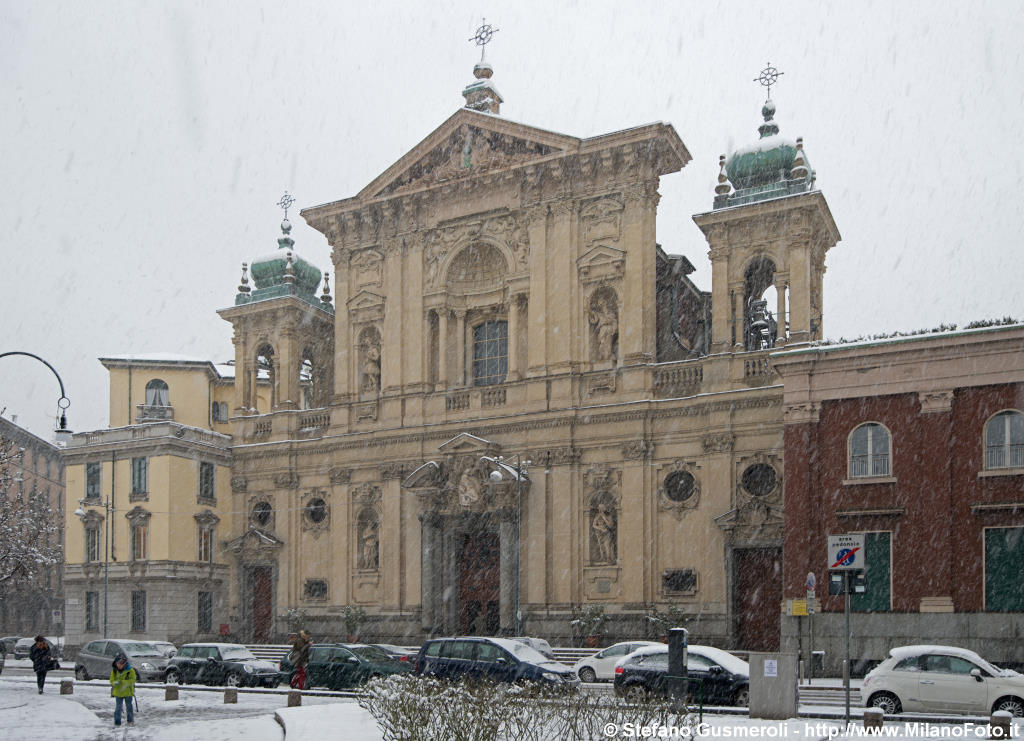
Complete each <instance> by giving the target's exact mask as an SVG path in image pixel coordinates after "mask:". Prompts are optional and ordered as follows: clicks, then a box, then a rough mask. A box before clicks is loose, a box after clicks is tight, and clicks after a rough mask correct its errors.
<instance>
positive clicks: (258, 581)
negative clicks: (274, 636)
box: [252, 566, 273, 643]
mask: <svg viewBox="0 0 1024 741" xmlns="http://www.w3.org/2000/svg"><path fill="white" fill-rule="evenodd" d="M272 599H273V590H272V588H271V569H270V567H269V566H257V567H256V568H254V569H253V570H252V640H253V643H269V642H270V622H271V615H272V614H273V605H272Z"/></svg>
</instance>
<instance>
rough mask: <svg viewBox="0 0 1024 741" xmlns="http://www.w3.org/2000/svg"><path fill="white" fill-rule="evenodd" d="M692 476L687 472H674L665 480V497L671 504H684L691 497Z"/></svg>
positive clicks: (692, 488)
mask: <svg viewBox="0 0 1024 741" xmlns="http://www.w3.org/2000/svg"><path fill="white" fill-rule="evenodd" d="M693 490H694V480H693V475H692V474H690V473H688V472H687V471H675V472H674V473H670V474H669V475H668V476H667V477H666V478H665V496H666V497H668V498H669V499H670V500H671V501H673V502H685V501H686V500H687V499H689V498H690V497H692V496H693Z"/></svg>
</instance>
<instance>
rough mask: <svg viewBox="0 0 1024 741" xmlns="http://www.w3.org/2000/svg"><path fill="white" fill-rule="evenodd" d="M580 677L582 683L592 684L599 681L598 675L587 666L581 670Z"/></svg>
mask: <svg viewBox="0 0 1024 741" xmlns="http://www.w3.org/2000/svg"><path fill="white" fill-rule="evenodd" d="M579 675H580V681H581V682H587V683H590V682H596V681H597V673H596V672H595V671H594V670H593V669H591V668H590V667H589V666H585V667H583V668H582V669H580V671H579Z"/></svg>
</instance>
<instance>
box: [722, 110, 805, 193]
mask: <svg viewBox="0 0 1024 741" xmlns="http://www.w3.org/2000/svg"><path fill="white" fill-rule="evenodd" d="M761 115H762V116H764V123H763V124H761V125H760V126H759V127H758V128H757V130H758V131H759V132H760V133H761V138H760V139H759V140H758V141H756V142H754V143H753V144H751V145H748V146H746V147H740V148H739V149H737V150H735V151H734V152H733V153H732V154H731V155H729V158H728V160H726V161H725V162H724V163H721V164H723V165H724V167H723V169H722V172H721V173H720V174H719V177H718V181H719V184H718V186H716V187H715V193H716V195H715V202H714V207H715V208H716V209H717V208H728V207H729V206H739V205H742V204H744V203H754V202H756V201H764V200H768V199H771V198H779V197H782V196H787V195H794V194H796V193H804V192H807V191H809V190H811V189H812V188H813V187H814V170H812V169H811V167H810V163H809V162H808V161H807V153H806V152H804V150H803V142H802V140H800V139H797V140H796V142H793V141H791V140H789V139H785V138H783V137H781V136H779V125H778V124H777V123H775V121H774V116H775V104H774V103H773V102H772V101H771V100H766V101H765V103H764V107H763V108H762V109H761ZM730 184H731V186H732V188H734V189H735V191H734V192H732V193H730V192H729V190H730Z"/></svg>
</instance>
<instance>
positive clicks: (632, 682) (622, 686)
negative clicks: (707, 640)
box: [614, 644, 750, 705]
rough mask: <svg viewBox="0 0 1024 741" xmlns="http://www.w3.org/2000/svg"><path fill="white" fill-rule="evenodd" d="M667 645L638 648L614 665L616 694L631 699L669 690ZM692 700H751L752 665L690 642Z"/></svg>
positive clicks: (731, 702)
mask: <svg viewBox="0 0 1024 741" xmlns="http://www.w3.org/2000/svg"><path fill="white" fill-rule="evenodd" d="M667 676H668V646H666V645H664V644H661V645H657V646H648V647H646V648H641V649H638V650H637V651H634V652H633V653H631V654H629V655H628V656H626V657H625V658H623V659H621V660H620V661H619V664H618V665H617V666H616V667H615V684H614V688H615V694H617V695H619V696H620V697H625V698H626V699H627V700H630V701H632V702H645V701H646V700H648V699H649V698H650V697H664V696H666V695H667V694H668V692H667V690H668V686H667V682H666V681H665V678H666V677H667ZM686 676H687V678H688V679H689V680H690V683H689V686H688V688H687V694H688V697H689V699H690V701H696V700H699V699H701V696H702V693H703V702H704V704H705V705H747V704H748V703H749V701H750V665H749V664H747V662H745V661H743V660H742V659H738V658H736V657H735V656H733V655H732V654H731V653H729V652H728V651H723V650H722V649H720V648H714V647H713V646H697V645H694V646H690V647H688V648H687V652H686Z"/></svg>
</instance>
